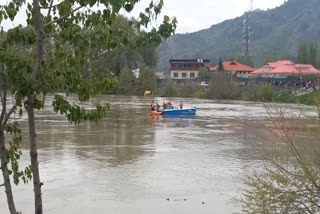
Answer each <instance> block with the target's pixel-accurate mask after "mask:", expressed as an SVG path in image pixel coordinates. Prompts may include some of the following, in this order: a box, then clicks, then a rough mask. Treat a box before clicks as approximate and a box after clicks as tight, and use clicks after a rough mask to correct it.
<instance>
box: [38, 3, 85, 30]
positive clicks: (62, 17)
mask: <svg viewBox="0 0 320 214" xmlns="http://www.w3.org/2000/svg"><path fill="white" fill-rule="evenodd" d="M81 8H83V6H79V7H77V8H75V9H74V10H72V11H71V12H70V13H68V14H66V15H64V16H61V17H60V18H58V19H56V20H53V21H51V22H48V23H46V24H45V25H44V27H47V26H48V25H51V24H53V23H55V22H58V21H60V20H62V19H64V18H66V17H68V16H70V15H71V14H72V13H74V12H76V11H78V10H80V9H81Z"/></svg>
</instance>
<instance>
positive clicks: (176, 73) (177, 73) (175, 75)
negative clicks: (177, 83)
mask: <svg viewBox="0 0 320 214" xmlns="http://www.w3.org/2000/svg"><path fill="white" fill-rule="evenodd" d="M184 75H185V76H184ZM192 75H194V76H192ZM198 76H199V71H198V70H171V71H170V77H171V79H176V80H178V79H196V78H198Z"/></svg>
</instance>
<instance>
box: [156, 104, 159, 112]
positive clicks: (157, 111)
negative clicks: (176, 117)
mask: <svg viewBox="0 0 320 214" xmlns="http://www.w3.org/2000/svg"><path fill="white" fill-rule="evenodd" d="M156 106H157V112H160V105H159V103H157V105H156Z"/></svg>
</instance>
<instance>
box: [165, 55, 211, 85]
mask: <svg viewBox="0 0 320 214" xmlns="http://www.w3.org/2000/svg"><path fill="white" fill-rule="evenodd" d="M169 63H170V77H171V79H173V80H176V81H177V83H179V80H194V79H196V78H198V74H199V69H200V68H209V66H210V60H209V59H170V60H169Z"/></svg>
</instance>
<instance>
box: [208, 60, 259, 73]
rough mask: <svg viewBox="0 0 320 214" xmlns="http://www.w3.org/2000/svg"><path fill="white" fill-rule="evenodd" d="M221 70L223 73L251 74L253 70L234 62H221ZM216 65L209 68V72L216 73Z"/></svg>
mask: <svg viewBox="0 0 320 214" xmlns="http://www.w3.org/2000/svg"><path fill="white" fill-rule="evenodd" d="M223 68H224V70H225V71H247V72H253V71H254V68H251V67H250V66H247V65H244V64H241V63H239V62H236V61H225V62H223ZM217 70H218V65H216V66H214V67H210V71H217Z"/></svg>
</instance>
